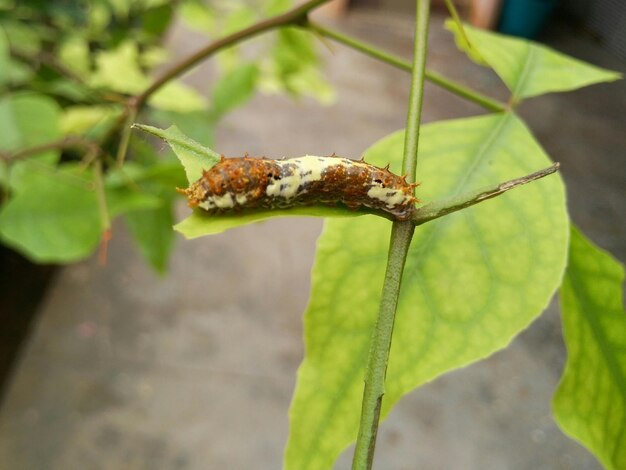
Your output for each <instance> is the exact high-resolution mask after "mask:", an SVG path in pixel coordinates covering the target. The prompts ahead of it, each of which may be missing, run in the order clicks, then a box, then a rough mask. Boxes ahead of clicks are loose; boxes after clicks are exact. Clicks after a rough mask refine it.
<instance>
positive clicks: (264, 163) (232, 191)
mask: <svg viewBox="0 0 626 470" xmlns="http://www.w3.org/2000/svg"><path fill="white" fill-rule="evenodd" d="M416 186H417V183H407V182H406V179H405V177H404V176H398V175H395V174H394V173H391V172H390V171H389V170H388V168H379V167H376V166H374V165H370V164H369V163H365V162H364V161H362V160H358V161H357V160H350V159H348V158H342V157H337V156H335V155H332V156H328V157H317V156H311V155H306V156H304V157H297V158H286V159H281V160H273V159H266V158H251V157H248V156H245V157H242V158H225V157H224V156H222V159H221V161H220V162H219V163H217V164H216V165H215V166H213V167H212V168H211V169H209V170H204V171H203V172H202V177H201V178H200V179H198V180H197V181H196V182H195V183H193V184H192V185H191V186H190V187H189V188H187V189H178V191H179V192H181V193H183V194H184V195H185V196H187V199H188V202H189V206H190V207H200V208H202V209H204V210H206V211H208V212H210V213H222V212H228V211H232V210H240V209H246V208H257V207H262V208H287V207H293V206H295V205H308V204H315V203H319V204H325V205H334V204H336V203H342V204H344V205H346V206H347V207H349V208H351V209H357V208H359V207H362V206H364V207H367V208H370V209H374V210H377V211H382V212H384V213H386V214H390V215H391V216H393V218H395V219H396V220H407V219H409V218H410V216H411V214H412V213H413V210H414V207H415V202H417V199H416V198H415V196H414V195H413V189H414V188H415V187H416Z"/></svg>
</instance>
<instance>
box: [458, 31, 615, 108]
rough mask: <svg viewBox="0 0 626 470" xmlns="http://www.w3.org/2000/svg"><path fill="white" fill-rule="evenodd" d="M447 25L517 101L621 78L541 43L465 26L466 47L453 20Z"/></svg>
mask: <svg viewBox="0 0 626 470" xmlns="http://www.w3.org/2000/svg"><path fill="white" fill-rule="evenodd" d="M446 27H447V28H448V29H449V30H450V31H452V32H453V33H454V35H455V37H456V40H457V45H458V46H459V48H460V49H461V50H463V51H464V52H466V53H467V54H468V55H469V56H470V58H473V59H474V60H477V61H478V62H479V63H482V62H484V63H486V64H489V66H491V68H493V69H494V70H495V72H496V73H497V74H498V75H499V76H500V78H501V79H502V80H503V81H504V83H505V84H506V85H507V87H508V88H509V89H510V90H511V92H512V95H513V100H514V101H516V102H517V101H520V100H522V99H524V98H530V97H532V96H537V95H542V94H544V93H550V92H556V91H568V90H575V89H577V88H582V87H584V86H587V85H591V84H594V83H602V82H612V81H614V80H618V79H619V78H621V74H619V73H617V72H613V71H610V70H605V69H602V68H600V67H596V66H594V65H591V64H588V63H586V62H583V61H581V60H578V59H574V58H573V57H569V56H566V55H565V54H561V53H559V52H556V51H554V50H552V49H550V48H549V47H546V46H542V45H541V44H537V43H535V42H532V41H528V40H525V39H519V38H512V37H508V36H503V35H501V34H497V33H491V32H487V31H483V30H480V29H476V28H472V27H471V26H467V25H465V27H464V30H465V32H466V33H467V37H468V38H469V40H470V42H471V46H472V47H471V48H468V46H467V43H466V42H465V41H464V39H463V37H462V35H461V33H460V31H459V29H458V27H457V25H456V24H455V23H454V22H453V21H451V20H448V21H447V22H446ZM480 59H482V60H480Z"/></svg>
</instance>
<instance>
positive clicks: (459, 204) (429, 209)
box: [411, 163, 559, 226]
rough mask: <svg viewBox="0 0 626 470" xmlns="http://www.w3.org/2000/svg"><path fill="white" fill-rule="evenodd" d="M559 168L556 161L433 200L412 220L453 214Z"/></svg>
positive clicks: (423, 220)
mask: <svg viewBox="0 0 626 470" xmlns="http://www.w3.org/2000/svg"><path fill="white" fill-rule="evenodd" d="M558 169H559V164H558V163H555V164H554V165H552V166H549V167H548V168H544V169H543V170H539V171H537V172H535V173H531V174H530V175H526V176H522V177H521V178H516V179H513V180H510V181H506V182H504V183H500V184H498V185H496V186H489V187H487V188H482V189H478V190H475V191H471V192H469V193H465V194H462V195H461V196H458V197H455V198H452V199H447V200H444V201H436V202H432V203H430V204H427V205H425V206H422V207H420V208H418V209H416V210H415V212H414V214H413V217H412V218H411V222H413V224H414V225H415V226H417V225H422V224H425V223H426V222H430V221H431V220H434V219H438V218H439V217H443V216H444V215H448V214H451V213H452V212H456V211H459V210H461V209H466V208H468V207H470V206H473V205H474V204H478V203H480V202H483V201H486V200H487V199H491V198H494V197H497V196H500V195H501V194H504V193H505V192H507V191H509V190H511V189H513V188H517V187H518V186H522V185H524V184H527V183H530V182H531V181H535V180H538V179H540V178H543V177H545V176H548V175H551V174H552V173H556V171H558Z"/></svg>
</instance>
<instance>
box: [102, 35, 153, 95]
mask: <svg viewBox="0 0 626 470" xmlns="http://www.w3.org/2000/svg"><path fill="white" fill-rule="evenodd" d="M90 84H91V86H94V87H101V88H108V89H110V90H113V91H117V92H120V93H139V92H141V91H142V90H144V89H145V88H146V87H147V86H148V85H149V84H150V80H149V78H148V77H147V76H146V75H145V74H144V73H143V71H142V70H141V68H140V67H139V51H138V47H137V43H135V42H133V41H130V40H128V41H124V42H123V43H121V44H120V45H119V46H118V47H117V48H116V49H112V50H105V51H100V52H99V53H98V54H97V55H96V71H95V72H94V73H93V75H92V76H91V79H90Z"/></svg>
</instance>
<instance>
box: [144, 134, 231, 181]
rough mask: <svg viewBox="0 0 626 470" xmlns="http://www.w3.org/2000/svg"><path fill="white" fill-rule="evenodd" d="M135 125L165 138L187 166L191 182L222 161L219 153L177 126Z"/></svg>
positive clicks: (188, 177) (188, 178) (186, 170)
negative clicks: (190, 136) (196, 140)
mask: <svg viewBox="0 0 626 470" xmlns="http://www.w3.org/2000/svg"><path fill="white" fill-rule="evenodd" d="M133 127H136V128H137V129H141V130H143V131H146V132H148V133H150V134H153V135H155V136H157V137H159V138H161V139H163V140H165V141H166V142H167V143H168V144H169V145H170V147H172V150H174V153H175V154H176V156H177V157H178V159H179V160H180V162H181V163H182V164H183V166H184V167H185V174H186V175H187V180H188V181H189V183H190V184H191V183H193V182H194V181H196V180H198V179H199V178H200V177H201V176H202V170H208V169H209V168H211V167H212V166H213V165H215V164H216V163H217V162H219V161H220V158H221V157H220V155H219V154H217V153H216V152H214V151H213V150H211V149H210V148H208V147H205V146H203V145H200V144H199V143H198V142H195V141H194V140H192V139H190V138H189V137H187V136H186V135H185V134H183V133H182V132H180V130H179V129H178V128H177V127H176V126H171V127H169V128H167V129H159V128H157V127H152V126H146V125H143V124H134V125H133Z"/></svg>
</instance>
